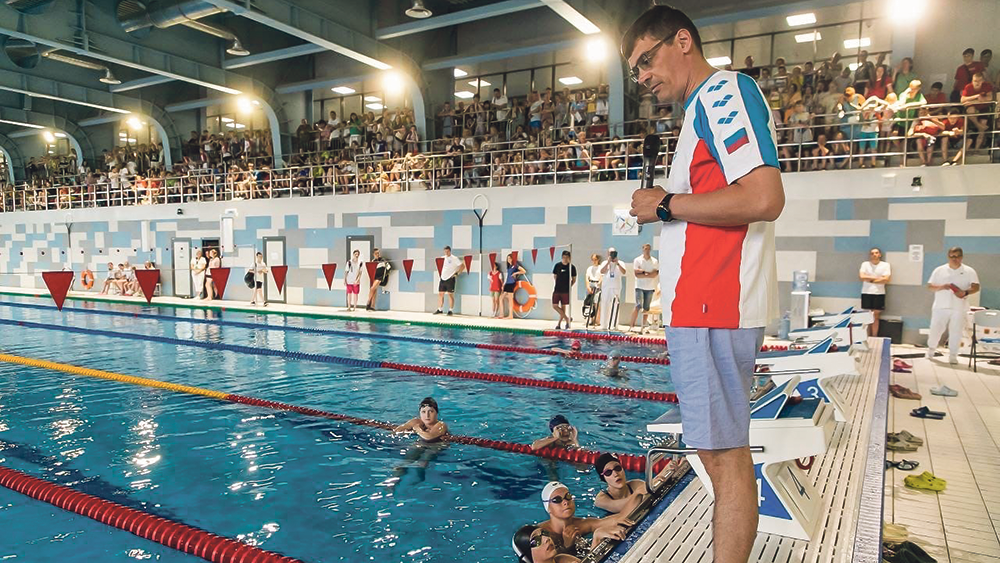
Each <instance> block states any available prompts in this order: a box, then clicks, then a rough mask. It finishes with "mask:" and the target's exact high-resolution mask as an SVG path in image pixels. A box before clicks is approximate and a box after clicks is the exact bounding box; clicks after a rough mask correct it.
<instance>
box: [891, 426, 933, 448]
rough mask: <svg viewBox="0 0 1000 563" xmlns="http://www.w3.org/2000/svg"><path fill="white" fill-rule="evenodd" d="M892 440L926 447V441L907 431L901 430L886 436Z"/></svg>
mask: <svg viewBox="0 0 1000 563" xmlns="http://www.w3.org/2000/svg"><path fill="white" fill-rule="evenodd" d="M886 436H887V437H888V439H890V440H902V441H904V442H909V443H911V444H913V445H914V446H922V445H924V439H923V438H920V437H917V436H914V435H913V434H910V433H909V432H907V431H906V430H900V431H899V432H890V433H889V434H887V435H886Z"/></svg>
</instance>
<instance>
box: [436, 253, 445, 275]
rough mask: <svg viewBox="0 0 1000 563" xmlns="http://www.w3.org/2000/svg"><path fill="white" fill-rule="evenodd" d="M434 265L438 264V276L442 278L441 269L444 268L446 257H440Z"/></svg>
mask: <svg viewBox="0 0 1000 563" xmlns="http://www.w3.org/2000/svg"><path fill="white" fill-rule="evenodd" d="M434 263H435V264H437V267H438V275H439V276H440V275H441V269H442V268H444V257H442V256H438V257H437V258H435V259H434Z"/></svg>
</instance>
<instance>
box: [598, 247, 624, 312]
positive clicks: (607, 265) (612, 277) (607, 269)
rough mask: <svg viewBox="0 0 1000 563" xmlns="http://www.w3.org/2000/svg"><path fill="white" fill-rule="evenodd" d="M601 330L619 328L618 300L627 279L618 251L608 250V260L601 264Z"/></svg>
mask: <svg viewBox="0 0 1000 563" xmlns="http://www.w3.org/2000/svg"><path fill="white" fill-rule="evenodd" d="M601 275H602V276H603V277H602V278H601V328H604V329H609V330H610V329H611V328H613V327H617V326H618V300H619V295H620V294H621V291H622V280H624V279H625V265H624V264H622V263H621V260H619V259H618V251H617V250H615V249H614V248H613V247H612V248H609V249H608V259H607V260H605V261H604V262H603V263H602V264H601Z"/></svg>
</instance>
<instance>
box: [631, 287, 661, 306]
mask: <svg viewBox="0 0 1000 563" xmlns="http://www.w3.org/2000/svg"><path fill="white" fill-rule="evenodd" d="M655 292H656V290H655V289H639V288H638V287H637V288H635V306H636V308H637V309H642V310H643V311H649V306H650V305H652V303H653V293H655Z"/></svg>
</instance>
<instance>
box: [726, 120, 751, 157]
mask: <svg viewBox="0 0 1000 563" xmlns="http://www.w3.org/2000/svg"><path fill="white" fill-rule="evenodd" d="M749 143H750V138H749V137H747V130H746V127H741V128H740V130H739V131H737V132H735V133H733V134H732V135H730V136H729V138H728V139H726V141H725V144H726V152H727V153H728V154H733V153H734V152H736V151H737V149H739V148H740V147H742V146H743V145H746V144H749Z"/></svg>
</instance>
